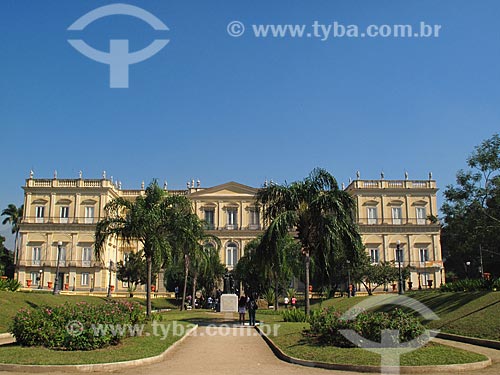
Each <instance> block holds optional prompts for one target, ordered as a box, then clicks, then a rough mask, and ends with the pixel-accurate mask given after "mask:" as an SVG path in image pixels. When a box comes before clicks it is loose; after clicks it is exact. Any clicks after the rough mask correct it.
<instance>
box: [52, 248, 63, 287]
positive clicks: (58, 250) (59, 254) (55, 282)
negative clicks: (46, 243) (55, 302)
mask: <svg viewBox="0 0 500 375" xmlns="http://www.w3.org/2000/svg"><path fill="white" fill-rule="evenodd" d="M61 247H62V241H59V242H58V243H57V263H56V278H55V280H54V290H53V291H52V294H59V259H60V257H61Z"/></svg>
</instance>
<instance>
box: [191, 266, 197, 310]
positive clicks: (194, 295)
mask: <svg viewBox="0 0 500 375" xmlns="http://www.w3.org/2000/svg"><path fill="white" fill-rule="evenodd" d="M197 280H198V273H195V274H194V275H193V294H192V296H193V298H192V299H191V306H192V307H193V310H194V309H195V307H196V304H195V300H196V282H197Z"/></svg>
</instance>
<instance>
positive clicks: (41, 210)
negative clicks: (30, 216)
mask: <svg viewBox="0 0 500 375" xmlns="http://www.w3.org/2000/svg"><path fill="white" fill-rule="evenodd" d="M44 216H45V206H36V207H35V221H36V222H37V223H43V218H44Z"/></svg>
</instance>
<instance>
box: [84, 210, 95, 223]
mask: <svg viewBox="0 0 500 375" xmlns="http://www.w3.org/2000/svg"><path fill="white" fill-rule="evenodd" d="M93 223H94V206H85V224H93Z"/></svg>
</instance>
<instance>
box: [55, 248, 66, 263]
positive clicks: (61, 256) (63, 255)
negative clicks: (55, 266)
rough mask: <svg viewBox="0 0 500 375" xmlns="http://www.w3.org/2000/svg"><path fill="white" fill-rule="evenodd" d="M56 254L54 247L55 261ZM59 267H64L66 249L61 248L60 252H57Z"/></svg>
mask: <svg viewBox="0 0 500 375" xmlns="http://www.w3.org/2000/svg"><path fill="white" fill-rule="evenodd" d="M57 252H58V249H57V247H56V259H57ZM56 263H57V260H56ZM59 266H62V267H64V266H66V248H65V247H61V251H60V252H59Z"/></svg>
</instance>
